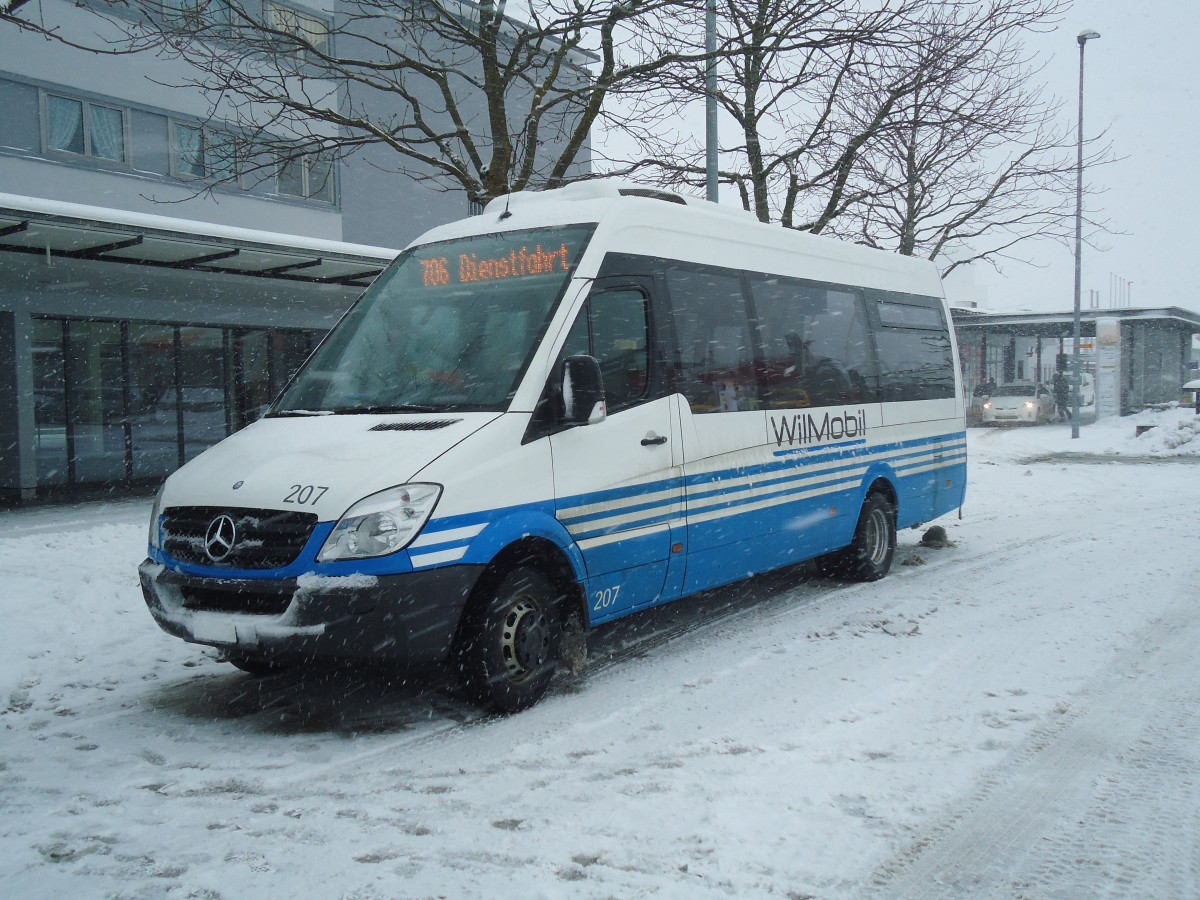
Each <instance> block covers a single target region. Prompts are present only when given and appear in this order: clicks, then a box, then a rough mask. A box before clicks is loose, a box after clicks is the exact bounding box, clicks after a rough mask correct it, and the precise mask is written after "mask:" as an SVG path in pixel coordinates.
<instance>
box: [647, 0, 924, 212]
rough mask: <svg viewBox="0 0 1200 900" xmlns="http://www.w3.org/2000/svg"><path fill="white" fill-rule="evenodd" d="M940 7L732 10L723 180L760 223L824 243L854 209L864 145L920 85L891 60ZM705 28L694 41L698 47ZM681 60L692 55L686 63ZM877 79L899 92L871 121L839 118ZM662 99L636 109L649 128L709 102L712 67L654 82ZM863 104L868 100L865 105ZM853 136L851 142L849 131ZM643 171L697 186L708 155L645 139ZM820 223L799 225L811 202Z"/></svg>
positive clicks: (907, 0) (738, 5)
mask: <svg viewBox="0 0 1200 900" xmlns="http://www.w3.org/2000/svg"><path fill="white" fill-rule="evenodd" d="M934 2H935V0H888V2H883V3H863V2H860V0H807V2H796V0H722V2H721V3H720V4H719V6H718V12H719V21H720V29H721V44H720V50H719V54H720V68H719V75H718V88H717V92H716V95H715V99H716V102H717V104H718V106H719V108H720V109H721V112H722V114H723V115H724V116H725V117H726V119H727V120H731V121H732V122H733V123H735V125H736V129H737V130H736V137H735V138H734V140H732V141H729V142H726V143H723V144H722V147H721V158H722V168H721V173H720V175H721V179H722V182H723V183H726V184H730V185H733V186H735V187H736V188H737V190H738V191H739V193H740V194H741V197H742V201H743V205H744V206H745V207H746V208H747V209H748V210H751V211H753V212H754V213H755V214H756V215H757V216H758V217H759V219H760V220H762V221H780V222H781V223H782V224H784V225H785V226H788V227H803V228H807V229H810V230H814V231H819V230H821V229H822V227H823V226H824V225H825V224H826V223H827V221H828V220H830V219H832V218H833V217H834V216H836V215H837V214H838V212H839V211H840V210H841V209H842V208H843V207H844V206H845V204H846V203H847V202H848V198H847V197H846V190H847V187H848V184H849V173H850V171H851V169H852V166H853V163H854V160H855V159H856V157H857V155H858V153H859V152H860V150H861V148H862V147H863V145H864V144H865V143H866V142H867V141H868V140H869V139H870V138H871V136H872V135H873V134H875V133H876V132H877V131H878V130H879V129H881V128H883V127H885V126H886V124H887V123H888V122H889V117H890V115H891V112H892V109H893V107H894V105H895V103H896V101H897V99H898V98H899V97H901V96H903V95H904V94H905V93H906V92H908V91H910V90H911V82H912V79H913V73H912V72H911V71H909V70H907V69H905V68H903V67H898V66H895V65H892V64H890V63H889V59H888V57H886V56H885V55H884V53H883V48H886V47H888V46H891V45H893V44H896V43H903V42H907V41H911V40H913V39H914V37H913V35H912V33H911V29H910V25H911V22H912V21H913V19H914V18H916V17H917V16H918V15H919V14H920V12H921V11H922V10H923V9H924V8H925V7H927V6H929V5H930V4H931V3H934ZM700 33H701V30H700V27H699V26H698V25H695V24H693V26H692V28H691V29H690V30H689V31H688V32H687V33H686V34H687V37H688V38H689V39H690V40H691V41H693V42H697V41H699V40H700V39H701V38H700V36H699V35H700ZM680 55H681V56H682V54H680ZM867 69H872V70H874V71H875V72H876V73H877V74H878V73H886V76H887V77H888V78H890V79H892V80H893V82H894V83H893V84H892V85H891V86H890V87H889V88H888V89H886V90H881V91H879V92H878V93H877V96H876V97H875V98H874V99H873V100H871V101H870V103H869V105H868V106H867V107H866V109H865V110H862V111H863V112H866V113H868V115H867V116H866V117H865V118H858V117H856V118H854V119H849V118H846V117H844V116H841V109H840V108H839V105H838V100H839V98H840V97H841V96H842V95H843V93H844V92H845V91H846V90H847V84H848V83H850V82H853V81H854V80H855V79H856V78H858V77H860V74H859V73H861V72H862V71H864V70H867ZM655 88H656V90H655V92H654V93H653V94H649V95H644V96H642V97H640V98H639V99H637V100H636V101H635V106H636V108H637V109H638V110H639V112H640V114H641V115H642V116H643V117H644V118H646V119H649V120H652V121H657V120H661V119H664V118H666V119H671V118H676V117H678V116H680V115H681V113H682V111H683V110H684V109H685V108H686V107H687V106H688V105H689V104H692V105H694V104H696V103H697V102H698V101H701V100H704V99H706V98H707V95H708V90H707V87H706V84H705V78H704V69H703V64H702V61H700V60H697V59H688V60H686V61H685V62H681V63H679V64H676V65H673V66H671V67H669V68H667V69H665V70H663V71H661V72H659V73H656V76H655ZM864 96H865V95H864ZM851 125H853V130H852V129H851V127H850V126H851ZM642 152H643V154H644V155H645V156H646V157H647V160H646V161H643V165H647V164H653V165H654V166H656V167H657V169H658V170H659V171H660V173H661V175H660V177H661V179H662V180H663V181H665V182H667V183H670V182H677V183H687V184H696V183H698V182H699V181H700V180H701V179H702V177H703V174H704V166H703V164H702V159H703V150H702V149H701V148H699V147H698V146H696V145H695V144H693V145H692V146H691V147H690V148H681V147H680V146H678V145H676V144H668V145H664V144H663V142H662V140H661V136H660V135H658V134H651V135H649V136H648V137H647V138H646V139H644V141H643V144H642ZM818 194H820V195H822V196H823V198H824V203H822V204H821V205H820V207H819V208H817V209H815V210H813V218H812V220H811V221H810V220H804V221H801V220H799V219H798V218H797V216H798V215H799V212H798V202H799V201H800V200H801V198H803V199H804V201H806V202H807V204H808V205H809V206H811V205H812V201H813V199H814V198H815V197H816V196H817V195H818Z"/></svg>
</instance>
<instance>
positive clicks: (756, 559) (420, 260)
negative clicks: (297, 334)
mask: <svg viewBox="0 0 1200 900" xmlns="http://www.w3.org/2000/svg"><path fill="white" fill-rule="evenodd" d="M965 484H966V437H965V430H964V402H963V391H962V381H961V376H960V373H959V368H958V365H957V352H956V347H955V340H954V333H953V330H952V328H951V326H950V319H949V315H948V312H947V307H946V303H945V300H944V298H943V293H942V288H941V283H940V280H939V278H938V274H937V271H936V269H935V267H934V266H933V265H932V264H931V263H929V262H927V261H923V260H917V259H912V258H908V257H902V256H897V255H893V254H890V253H886V252H881V251H876V250H870V249H867V248H863V247H859V246H855V245H850V244H845V243H841V242H838V241H834V240H830V239H825V238H819V237H814V236H810V235H805V234H801V233H797V232H795V231H790V230H787V229H784V228H781V227H778V226H772V225H766V224H762V223H760V222H758V221H757V220H755V219H754V218H753V217H751V216H749V215H748V214H746V213H743V212H741V211H739V210H731V209H728V208H723V207H720V206H717V205H715V204H710V203H703V202H699V201H695V200H690V199H684V198H682V197H679V196H676V195H673V194H667V193H664V192H658V191H654V190H649V189H645V188H640V187H636V186H632V185H629V184H627V183H622V182H610V181H592V182H583V183H580V184H576V185H572V186H569V187H566V188H562V189H559V190H552V191H545V192H540V193H534V192H520V193H514V194H512V195H510V196H508V197H503V198H500V199H498V200H496V201H493V202H492V203H490V204H488V206H487V207H486V209H485V210H484V212H483V213H482V214H481V215H477V216H474V217H471V218H469V219H466V220H463V221H461V222H457V223H454V224H450V225H446V226H443V227H439V228H435V229H434V230H432V231H430V232H428V233H427V234H425V235H424V236H422V237H421V238H420V239H418V240H417V241H416V242H415V243H414V244H412V245H411V246H410V247H408V248H407V249H406V250H404V251H403V252H402V253H401V254H400V255H399V257H398V258H397V259H396V260H395V262H394V263H393V264H392V265H391V266H390V267H389V268H388V269H387V270H386V271H385V272H384V273H383V274H382V275H380V277H379V278H378V279H377V280H376V281H375V283H374V284H372V285H371V287H370V288H368V289H367V290H366V292H365V293H364V294H363V296H362V297H361V299H360V300H359V301H358V302H357V303H356V304H355V305H354V306H353V307H352V308H351V309H350V310H349V311H348V312H347V313H346V314H345V315H344V316H343V318H342V319H341V321H340V322H339V323H338V324H337V326H336V327H335V328H334V329H333V330H332V331H331V332H330V333H329V335H328V336H327V337H326V338H325V340H324V341H323V342H322V343H321V344H320V345H319V346H318V348H317V349H316V350H315V351H314V352H313V354H312V356H311V357H310V358H309V359H308V361H307V362H306V363H305V365H304V366H303V368H302V369H301V370H300V371H299V373H298V374H297V375H296V376H295V377H294V378H293V379H292V380H291V382H290V383H289V384H288V386H287V387H286V388H285V389H284V391H283V392H282V393H281V395H280V396H279V398H278V399H277V400H276V401H275V402H274V404H273V405H272V406H271V407H270V408H269V410H268V411H267V412H266V414H265V415H264V416H263V417H262V418H261V419H260V420H259V421H257V422H255V423H254V424H252V425H250V426H249V427H247V428H245V429H244V430H242V431H240V432H238V433H236V434H234V435H232V436H231V437H229V438H227V439H225V440H224V441H223V442H221V443H220V444H218V445H217V446H215V447H213V448H211V449H209V450H208V451H206V452H205V453H203V454H202V455H200V456H199V457H197V458H196V459H194V460H192V461H191V462H189V463H188V464H187V465H185V466H184V467H183V468H181V469H180V470H179V471H177V472H176V473H175V474H173V475H172V476H171V477H170V478H169V479H168V480H167V481H166V483H165V484H164V485H163V487H162V490H161V491H160V493H159V495H158V497H157V499H156V501H155V505H154V511H153V518H152V522H151V525H150V536H149V557H148V559H147V560H146V561H145V562H144V563H143V564H142V565H141V568H140V573H141V583H142V587H143V591H144V594H145V598H146V602H147V604H148V606H149V608H150V611H151V613H152V614H153V616H154V618H155V619H156V620H157V622H158V623H159V625H160V626H161V627H162V628H163V629H164V630H166V631H167V632H169V633H171V634H173V635H176V636H178V637H181V638H183V639H184V640H187V641H192V642H197V643H201V644H207V645H211V646H213V647H217V648H220V649H221V651H222V652H223V654H224V657H225V658H226V659H228V661H230V662H231V663H233V664H234V665H236V666H238V667H239V668H242V669H244V670H246V671H250V672H263V671H270V670H274V669H280V668H283V667H286V666H291V665H296V664H299V663H302V662H304V661H308V660H313V659H315V658H319V657H327V658H329V657H332V658H357V659H377V660H378V659H386V660H392V661H397V662H401V663H405V664H409V665H414V666H415V665H423V664H429V663H433V662H436V661H439V660H449V661H451V662H452V663H453V665H454V666H455V668H456V669H457V670H458V672H460V673H461V676H462V682H463V685H464V688H465V690H466V692H467V694H468V695H469V696H470V697H471V698H472V700H474V701H475V702H478V703H479V704H481V705H483V706H485V707H488V708H491V709H495V710H500V711H512V710H517V709H521V708H524V707H526V706H528V705H530V704H532V703H533V702H535V701H536V700H537V699H538V698H539V697H540V696H541V695H542V694H543V693H544V691H545V690H546V687H547V684H548V683H549V681H550V679H551V677H552V675H553V674H554V671H555V666H556V664H557V661H558V654H559V648H560V645H561V643H562V641H561V638H562V636H563V633H564V630H566V629H569V628H572V627H575V628H579V627H582V628H590V627H594V626H596V625H599V624H601V623H604V622H608V621H610V620H612V619H616V618H618V617H620V616H623V615H626V614H628V613H631V612H633V611H635V610H640V609H645V608H647V607H650V606H654V605H656V604H661V603H666V602H668V601H671V600H676V599H679V598H681V597H686V596H688V595H691V594H695V593H697V592H698V591H703V590H706V589H708V588H713V587H716V586H718V585H723V584H727V583H729V582H732V581H735V580H738V579H742V578H745V577H747V576H748V575H750V574H752V573H758V572H764V571H767V570H771V569H775V568H779V567H782V566H787V565H791V564H794V563H798V562H801V561H804V560H811V559H817V560H818V561H819V564H820V566H821V567H822V570H823V571H824V572H826V573H827V574H830V575H832V576H835V577H840V578H845V579H852V580H860V581H873V580H876V579H879V578H882V577H883V576H884V575H885V574H886V573H887V571H888V568H889V566H890V565H891V561H892V557H893V554H894V552H895V548H896V530H897V528H906V527H915V526H916V525H918V524H921V523H924V522H928V521H929V520H931V519H934V518H936V517H938V516H941V515H943V514H945V513H947V512H949V511H951V510H954V509H956V508H958V507H960V506H961V504H962V502H963V494H964V489H965Z"/></svg>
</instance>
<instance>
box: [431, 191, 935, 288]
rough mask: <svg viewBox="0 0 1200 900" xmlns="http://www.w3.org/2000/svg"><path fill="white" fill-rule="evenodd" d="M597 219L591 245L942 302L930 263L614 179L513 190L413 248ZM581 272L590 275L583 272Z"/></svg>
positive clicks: (595, 262)
mask: <svg viewBox="0 0 1200 900" xmlns="http://www.w3.org/2000/svg"><path fill="white" fill-rule="evenodd" d="M593 222H594V223H596V225H597V228H596V235H595V237H594V238H593V240H592V244H591V246H590V247H589V252H588V258H590V260H591V263H590V264H591V265H592V266H598V265H599V258H598V257H596V256H594V251H595V249H596V248H601V249H603V251H604V252H615V253H628V254H635V255H642V256H652V257H663V258H667V259H674V260H681V261H686V262H693V263H706V264H711V265H717V266H723V267H726V268H733V269H745V270H749V271H755V272H766V273H770V274H776V275H786V276H790V277H795V278H807V279H812V280H815V281H823V282H828V283H833V284H845V285H854V286H860V287H874V288H879V289H883V290H892V291H899V292H902V293H909V294H919V295H922V296H932V297H942V296H943V292H942V286H941V279H940V278H939V276H938V272H937V268H936V266H934V265H933V263H931V262H929V261H928V260H923V259H918V258H915V257H908V256H900V255H898V254H895V253H889V252H887V251H883V250H874V249H871V248H868V247H863V246H860V245H857V244H850V243H846V242H844V241H839V240H836V239H833V238H826V237H820V236H817V235H811V234H806V233H804V232H800V231H795V230H792V229H787V228H783V227H781V226H779V225H768V224H764V223H762V222H759V221H758V219H757V218H756V217H755V216H753V215H752V214H751V213H748V212H746V211H745V210H742V209H738V208H736V207H730V206H721V205H719V204H713V203H709V202H707V201H704V200H699V199H697V198H692V197H684V196H682V195H678V194H672V193H670V192H668V191H662V190H658V189H655V188H647V187H645V186H642V185H637V184H633V183H630V182H626V181H619V180H615V179H601V180H594V181H584V182H578V183H575V184H572V185H568V186H567V187H564V188H559V189H556V190H552V191H519V192H516V193H513V194H509V195H507V196H504V197H498V198H497V199H495V200H493V201H491V202H490V203H488V205H487V206H486V207H485V209H484V211H483V213H482V214H481V215H478V216H473V217H471V218H468V219H463V220H461V221H458V222H454V223H451V224H449V225H443V226H440V227H438V228H434V229H433V230H431V231H429V232H426V233H425V234H424V235H422V236H421V237H420V238H418V239H417V240H416V241H414V242H413V246H417V245H420V244H427V243H434V242H437V241H444V240H454V239H458V238H464V237H470V236H472V235H478V234H495V233H499V232H504V231H518V230H525V229H528V228H539V227H555V226H565V225H575V224H581V223H593ZM580 274H581V275H584V276H589V275H594V274H595V272H594V270H593V271H588V270H584V269H581V270H580Z"/></svg>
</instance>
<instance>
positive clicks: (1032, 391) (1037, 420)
mask: <svg viewBox="0 0 1200 900" xmlns="http://www.w3.org/2000/svg"><path fill="white" fill-rule="evenodd" d="M1053 414H1054V395H1053V394H1051V393H1050V389H1049V388H1048V387H1046V386H1045V385H1044V384H1030V383H1024V384H1002V385H1000V386H998V387H997V388H996V389H995V390H994V391H992V395H991V396H990V397H989V398H988V399H987V400H985V401H984V404H983V415H982V421H983V424H984V425H1006V424H1010V423H1011V424H1014V425H1018V424H1021V423H1026V424H1029V425H1040V424H1041V423H1042V422H1048V421H1049V420H1050V417H1051V416H1052V415H1053Z"/></svg>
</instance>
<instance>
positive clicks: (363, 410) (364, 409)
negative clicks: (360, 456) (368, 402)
mask: <svg viewBox="0 0 1200 900" xmlns="http://www.w3.org/2000/svg"><path fill="white" fill-rule="evenodd" d="M441 410H442V407H440V406H429V405H428V404H419V403H396V404H393V405H390V406H382V405H377V406H346V407H340V408H338V409H334V410H331V411H332V412H335V413H338V414H339V415H370V414H373V413H374V414H380V413H408V412H419V413H429V412H441Z"/></svg>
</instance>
